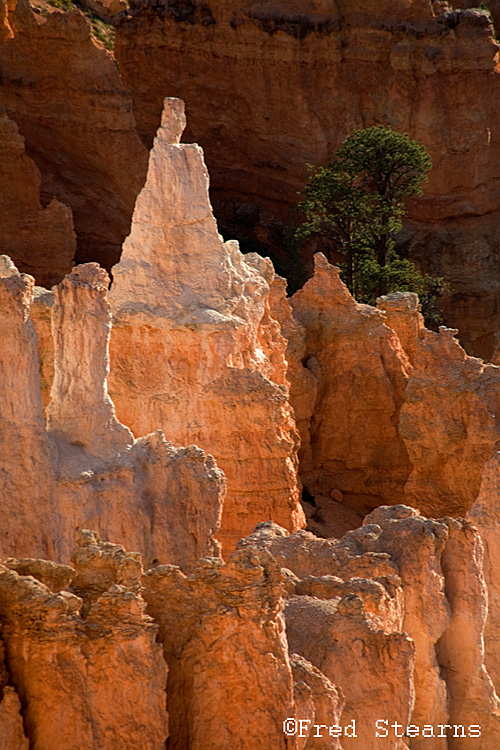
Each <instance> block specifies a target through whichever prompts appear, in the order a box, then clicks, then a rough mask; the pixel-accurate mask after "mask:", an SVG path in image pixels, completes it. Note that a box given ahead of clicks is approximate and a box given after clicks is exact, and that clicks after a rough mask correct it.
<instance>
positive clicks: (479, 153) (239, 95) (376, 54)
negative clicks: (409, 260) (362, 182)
mask: <svg viewBox="0 0 500 750" xmlns="http://www.w3.org/2000/svg"><path fill="white" fill-rule="evenodd" d="M452 4H453V5H458V3H452ZM468 4H471V3H466V5H468ZM434 5H435V8H434V10H433V9H432V6H431V3H430V1H429V0H415V1H414V2H409V1H408V0H397V1H396V2H391V3H388V2H383V3H380V2H377V3H374V2H363V3H355V4H353V3H351V2H348V1H347V0H340V1H339V2H336V3H327V2H313V1H312V0H304V1H303V2H298V3H295V4H293V5H290V3H285V2H274V3H267V4H265V3H264V4H254V3H250V2H247V3H244V2H240V3H236V2H234V1H232V0H231V1H230V0H226V1H225V2H219V3H206V2H203V3H202V2H198V1H197V0H194V1H193V2H192V3H189V4H184V5H182V7H181V6H180V5H179V4H177V3H175V4H174V3H167V4H165V3H162V2H156V1H155V2H151V1H150V0H134V2H132V3H131V8H130V12H129V13H128V15H125V16H124V17H123V18H122V20H121V23H120V25H119V27H118V30H117V38H116V54H117V58H118V60H119V62H120V66H121V70H122V71H123V75H124V79H125V82H126V85H127V86H128V87H129V88H130V89H131V91H132V92H133V96H134V110H135V114H136V118H137V122H138V129H139V131H140V133H141V135H142V136H143V138H144V139H145V140H146V141H147V142H148V143H151V141H152V138H153V136H154V133H155V131H156V128H157V127H158V122H159V119H160V114H161V109H162V100H163V97H164V96H165V95H169V96H179V97H180V98H182V99H184V100H185V101H186V105H187V109H188V112H189V123H190V130H189V133H188V134H187V137H188V138H189V139H190V140H195V141H196V142H198V143H200V144H201V146H202V147H203V148H204V150H205V152H206V156H207V164H208V167H209V170H210V174H211V176H212V187H213V190H212V198H213V202H214V208H215V213H216V215H217V217H218V218H219V219H220V220H222V221H223V224H224V226H225V228H226V229H227V230H228V231H230V233H231V236H238V237H240V239H245V240H246V241H247V242H249V244H251V243H252V242H253V243H254V246H255V247H258V246H259V245H261V246H264V247H270V246H271V247H279V246H283V241H284V237H285V235H286V229H285V227H286V226H287V225H289V223H290V221H291V216H290V212H289V206H290V205H295V204H296V203H297V191H299V190H302V189H303V187H304V185H305V183H306V180H307V168H306V165H307V164H317V165H326V164H327V163H328V162H329V161H330V160H331V158H332V156H333V154H334V153H335V151H336V150H337V149H338V147H339V146H340V144H341V143H342V141H343V140H344V138H345V137H346V136H347V135H349V134H350V133H351V132H352V130H353V129H354V128H364V127H368V126H370V125H378V124H382V125H387V126H391V127H392V128H393V129H394V130H397V131H398V132H401V133H408V134H409V135H410V137H412V138H415V139H416V140H418V141H419V142H420V143H423V144H424V145H425V146H426V148H427V149H428V150H429V152H430V154H431V157H432V161H433V165H434V167H433V169H432V171H431V173H430V177H429V182H428V184H427V185H426V186H425V190H424V195H423V197H421V198H418V200H415V201H413V202H412V203H411V205H409V218H410V222H409V224H408V226H407V229H406V231H405V234H404V235H403V236H402V237H401V241H402V242H403V243H407V244H409V245H410V246H411V248H412V250H411V252H412V253H413V255H414V257H415V258H416V259H417V260H418V262H419V263H421V264H422V265H423V267H424V268H426V269H427V270H432V271H433V272H436V273H437V274H438V275H444V276H445V277H446V278H447V280H448V281H449V282H450V287H451V292H450V294H449V295H448V296H447V298H446V300H445V307H446V316H447V322H448V324H449V325H452V326H455V327H457V328H459V329H460V332H461V341H463V343H464V344H465V345H466V348H467V350H468V351H469V352H470V353H473V354H476V355H477V356H489V355H491V353H492V351H493V348H494V346H495V337H496V332H497V331H498V330H499V329H500V311H499V309H498V304H497V298H498V288H499V287H498V279H499V278H500V267H499V261H498V254H497V253H496V247H497V244H498V237H499V233H500V223H499V222H500V219H499V216H498V202H499V201H498V184H499V183H498V166H497V165H498V163H499V160H498V157H497V156H496V154H497V150H498V134H499V128H500V120H499V115H498V108H497V107H496V101H497V99H498V90H499V86H500V78H499V76H498V71H497V70H496V68H495V65H496V60H497V52H498V45H497V43H496V42H495V40H494V38H493V29H492V26H491V25H490V21H489V17H488V14H487V12H486V11H482V10H478V9H474V10H471V9H469V10H456V11H455V10H453V9H452V8H450V7H448V8H446V7H444V8H440V7H438V6H439V3H435V4H434ZM490 5H496V0H491V3H490ZM460 7H461V8H463V7H464V5H463V4H461V5H460ZM443 11H444V12H443ZM228 66H230V68H231V75H230V76H228V75H227V69H228ZM332 103H333V104H332ZM280 222H281V224H280ZM235 232H236V234H235Z"/></svg>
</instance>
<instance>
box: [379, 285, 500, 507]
mask: <svg viewBox="0 0 500 750" xmlns="http://www.w3.org/2000/svg"><path fill="white" fill-rule="evenodd" d="M378 304H379V306H380V308H381V309H383V310H385V311H386V314H387V322H388V325H390V326H391V327H392V328H393V329H394V330H395V332H396V333H397V334H398V336H399V338H400V341H401V343H402V345H403V347H404V348H405V350H406V352H407V353H408V356H409V358H410V361H411V363H412V371H411V376H410V378H409V380H408V383H407V386H406V390H405V395H404V403H403V406H402V408H401V412H400V416H399V425H398V432H399V434H400V435H401V437H402V438H403V440H404V442H405V445H406V449H407V451H408V456H409V459H410V464H411V467H412V468H411V472H410V474H409V476H408V481H407V482H406V485H405V490H404V496H405V502H407V503H408V504H409V505H412V506H415V507H418V508H419V509H421V510H422V511H423V512H424V513H426V514H427V515H442V514H449V515H460V514H465V513H466V512H467V511H468V510H469V508H470V507H471V506H472V504H473V503H474V501H475V500H476V498H477V496H478V493H479V488H480V485H481V481H482V476H483V471H484V469H485V467H486V464H487V462H488V461H489V460H490V459H491V458H492V457H493V456H494V455H495V452H496V450H497V449H498V446H499V442H500V421H499V416H500V400H499V395H498V394H499V389H498V386H499V384H500V368H498V367H495V366H493V365H487V364H486V365H485V364H484V363H483V362H481V360H479V359H475V358H474V357H468V356H467V355H466V353H465V351H464V350H463V349H462V347H461V346H460V344H459V343H458V341H457V340H456V339H455V338H454V336H455V335H456V333H457V331H456V330H453V329H451V330H450V329H446V328H440V329H439V333H437V334H436V333H434V332H433V331H428V330H427V329H425V327H424V325H423V320H422V317H421V315H420V314H419V312H418V300H417V298H416V296H415V295H409V294H405V295H389V297H386V298H382V299H381V300H380V301H379V303H378ZM430 414H432V419H429V415H430Z"/></svg>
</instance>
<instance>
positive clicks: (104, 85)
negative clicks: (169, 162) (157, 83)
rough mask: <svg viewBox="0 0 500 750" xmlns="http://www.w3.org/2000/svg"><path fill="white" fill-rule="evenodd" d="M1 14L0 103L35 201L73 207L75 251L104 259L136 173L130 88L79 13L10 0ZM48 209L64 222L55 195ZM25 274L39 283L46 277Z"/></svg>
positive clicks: (142, 159) (133, 191)
mask: <svg viewBox="0 0 500 750" xmlns="http://www.w3.org/2000/svg"><path fill="white" fill-rule="evenodd" d="M5 4H6V0H5V2H4V3H3V5H5ZM9 7H10V6H9ZM4 17H5V8H4ZM8 19H9V20H8V23H9V24H10V26H9V28H10V30H11V31H10V38H6V39H4V40H3V41H2V42H0V66H1V69H2V74H3V75H2V81H1V83H0V103H1V104H2V106H3V107H5V109H6V111H7V114H8V116H9V117H10V118H11V119H12V120H14V121H15V122H16V123H17V125H18V127H19V131H20V133H21V134H22V136H23V137H24V139H25V143H26V149H27V152H28V154H29V156H30V157H31V158H32V159H33V161H34V162H35V164H36V165H37V167H38V169H39V170H40V172H41V177H42V185H41V200H42V203H43V204H44V205H46V204H47V203H49V202H50V201H51V200H52V198H53V197H54V196H55V198H56V199H57V200H58V201H61V202H62V203H64V204H65V205H66V206H70V207H71V209H72V210H73V217H74V224H75V231H76V234H77V238H78V250H77V260H78V261H79V262H81V261H85V260H93V261H100V262H101V263H102V264H103V265H107V266H108V267H110V266H111V264H112V263H114V262H116V260H118V257H119V253H120V247H121V244H122V242H123V239H124V237H125V236H126V234H127V232H128V230H129V226H130V218H131V215H132V210H133V207H134V202H135V198H136V196H137V193H138V192H139V190H140V188H141V187H142V184H143V182H144V177H145V173H146V161H147V152H146V150H145V149H144V147H143V146H142V144H141V142H140V140H139V138H138V136H137V133H136V131H135V123H134V119H133V116H132V112H131V99H130V95H129V93H128V92H127V91H126V89H125V87H124V85H123V83H122V81H121V79H120V75H119V73H118V70H117V68H116V65H115V63H114V60H113V59H112V57H111V56H110V54H109V53H107V52H106V51H105V50H103V49H99V48H98V47H97V46H96V45H95V44H94V43H93V42H92V40H91V36H90V25H89V22H88V20H87V19H86V18H85V17H84V16H83V14H81V13H80V12H75V13H72V14H66V13H51V14H48V15H47V16H44V17H42V16H35V14H33V13H32V11H31V10H30V7H29V4H28V2H27V0H19V1H18V2H17V4H16V3H14V4H13V6H12V7H11V8H10V12H9V13H8ZM4 36H5V35H4ZM37 199H38V194H37ZM49 209H50V214H52V216H53V219H54V220H57V221H58V222H59V224H61V225H62V224H63V219H64V220H66V221H68V216H69V211H68V209H66V208H64V210H63V209H62V208H61V207H60V206H59V204H58V203H57V202H56V203H54V204H53V205H52V207H50V206H49V208H47V209H45V211H49ZM46 222H47V220H46ZM61 229H62V227H61V228H60V229H59V233H61ZM45 232H49V227H47V228H46V229H45ZM53 242H54V241H52V243H53ZM72 256H73V253H72V254H71V256H70V257H72ZM65 259H66V256H64V258H62V259H58V260H57V261H56V260H54V262H53V271H52V275H51V276H50V283H51V284H52V283H54V281H60V280H61V278H62V276H63V275H64V273H66V271H67V270H68V267H67V266H65V267H64V269H63V270H62V272H61V266H62V260H65ZM28 270H33V271H34V272H35V270H36V269H35V268H31V269H28ZM35 276H36V279H37V283H39V284H45V283H46V279H47V278H48V277H45V278H39V277H38V276H37V275H36V273H35ZM54 276H55V277H56V278H54Z"/></svg>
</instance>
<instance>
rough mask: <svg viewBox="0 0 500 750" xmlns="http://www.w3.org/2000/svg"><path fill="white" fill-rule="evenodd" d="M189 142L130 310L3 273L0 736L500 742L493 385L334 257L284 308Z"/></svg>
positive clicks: (139, 217)
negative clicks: (222, 211) (366, 297)
mask: <svg viewBox="0 0 500 750" xmlns="http://www.w3.org/2000/svg"><path fill="white" fill-rule="evenodd" d="M71 23H73V22H71ZM184 124H185V120H184V111H183V106H182V103H181V102H180V101H179V100H175V99H167V100H166V101H165V103H164V111H163V116H162V124H161V127H160V129H159V131H158V134H157V137H156V139H155V143H154V148H153V150H152V152H151V155H150V162H149V169H148V175H147V181H146V185H145V187H144V188H143V190H142V191H141V193H140V195H139V197H138V199H137V203H136V208H135V211H134V216H133V221H132V227H131V232H130V235H129V236H128V238H127V240H126V242H125V244H124V250H123V255H122V259H121V261H120V263H119V264H118V265H116V266H115V267H114V270H113V276H114V281H113V286H112V290H111V292H108V286H109V277H108V275H107V273H106V271H104V270H103V269H102V268H101V267H100V266H99V265H98V264H97V263H85V264H82V265H78V266H77V267H75V268H73V270H72V271H71V273H69V274H68V275H67V276H66V277H65V278H64V279H63V280H62V281H61V283H59V284H58V285H57V286H56V287H55V288H54V289H53V290H52V291H48V290H45V289H42V288H40V287H35V286H34V279H33V277H32V276H30V275H28V274H25V273H19V271H18V270H17V268H16V266H15V264H14V263H13V262H12V261H11V260H10V259H9V258H8V257H6V256H0V381H1V394H2V398H0V498H1V501H2V503H1V504H2V527H1V534H0V561H2V562H1V563H0V625H1V629H0V744H1V746H2V747H5V748H6V750H27V748H28V747H29V748H31V750H54V748H55V747H57V748H58V750H77V749H78V750H79V749H80V748H81V747H82V745H84V746H85V747H86V748H89V749H90V750H116V748H117V747H120V748H121V747H123V748H125V749H127V748H137V747H141V748H144V749H145V750H160V748H164V747H165V746H166V747H168V748H169V750H174V749H175V750H186V749H187V748H189V749H190V750H234V748H235V747H239V748H241V750H255V748H256V747H257V746H258V745H262V746H263V747H267V746H269V747H270V748H271V747H272V748H273V750H373V747H374V745H375V744H376V746H377V747H378V748H381V750H404V749H405V748H410V750H428V748H429V747H432V750H471V747H473V748H478V750H494V748H496V747H498V745H499V742H500V721H499V716H500V701H499V698H498V695H497V692H496V691H498V690H500V663H499V659H498V648H497V644H498V635H499V629H500V578H499V575H498V570H500V567H499V564H500V563H499V560H498V553H497V549H498V538H499V522H500V519H499V517H498V508H497V506H498V492H499V488H500V463H499V455H500V454H499V453H498V448H499V442H500V424H499V420H500V413H499V409H500V403H499V396H498V394H499V392H500V391H499V379H500V368H499V367H496V366H494V365H489V364H484V363H483V362H482V361H480V360H478V359H475V358H473V357H470V356H468V355H467V354H466V353H465V351H464V350H463V349H462V348H461V346H460V345H459V343H458V342H457V340H456V339H455V335H456V331H455V330H453V329H447V328H441V329H440V330H439V332H438V333H434V332H432V331H428V330H427V329H425V327H424V325H423V321H422V317H421V315H420V313H419V307H418V300H417V298H416V296H415V295H413V294H409V293H396V294H393V295H388V296H386V297H383V298H381V299H380V300H379V302H378V309H376V308H373V307H369V306H367V305H361V304H358V303H356V302H355V301H354V300H353V299H352V297H351V295H350V294H349V292H348V290H347V289H346V287H345V285H344V284H343V283H342V282H341V280H340V278H339V271H338V269H336V268H335V267H333V266H331V265H330V264H329V263H328V262H327V260H326V259H325V258H324V257H323V256H321V255H317V256H316V258H315V273H314V276H313V277H312V278H311V279H310V280H309V281H308V282H307V284H306V285H305V286H304V287H303V289H302V290H300V291H299V292H297V293H296V294H295V295H294V296H293V297H292V298H291V299H290V300H288V299H287V298H286V294H285V283H284V281H283V279H280V278H277V277H276V276H275V275H274V270H273V267H272V264H271V263H270V261H269V260H268V259H263V258H260V257H259V256H258V255H256V254H248V255H245V256H243V255H242V254H241V253H240V251H239V248H238V245H237V243H236V242H234V241H233V242H231V241H230V242H225V243H224V242H223V240H222V238H221V237H220V236H219V235H218V232H217V227H216V224H215V220H214V217H213V215H212V212H211V206H210V202H209V199H208V175H207V171H206V168H205V165H204V161H203V153H202V151H201V149H200V148H199V147H198V146H196V145H183V144H181V143H180V136H181V132H182V129H183V127H184ZM6 132H8V133H11V134H14V141H15V142H16V143H17V148H18V152H19V153H20V154H22V152H21V151H20V150H19V149H20V147H21V145H22V143H21V141H20V140H18V135H17V130H16V126H15V125H13V124H11V123H7V131H6ZM24 164H26V165H28V166H29V164H30V162H26V161H24ZM30 168H31V167H30ZM32 174H36V172H35V171H34V170H33V171H32ZM35 204H36V201H35V202H33V206H35ZM33 210H36V211H39V212H43V209H41V208H40V205H39V204H36V206H35V208H34V209H33ZM109 347H110V348H111V353H110V352H109V351H108V348H109ZM108 381H109V392H108ZM295 418H296V421H295ZM141 435H142V436H141ZM167 439H168V440H172V441H173V442H167ZM195 443H196V444H195ZM179 444H180V445H187V446H188V447H176V446H178V445H179ZM300 444H301V447H300V453H299V446H300ZM208 452H210V453H208ZM212 453H213V456H214V457H215V458H214V457H213V456H212V455H211V454H212ZM298 458H300V464H299V463H298ZM299 466H300V476H301V478H302V481H303V483H304V486H305V492H304V507H305V508H306V510H307V514H308V522H309V528H310V529H312V530H314V531H315V532H316V533H317V535H314V534H313V533H311V532H310V531H305V530H303V529H301V528H300V526H302V525H303V524H304V522H305V518H304V515H303V511H302V509H301V506H300V504H299V492H300V478H299V471H298V469H299ZM221 469H222V470H223V471H224V473H225V474H226V476H225V475H224V473H223V471H222V470H221ZM226 485H227V493H226ZM410 506H413V507H410ZM465 515H466V518H464V517H463V516H465ZM453 516H455V517H453ZM255 524H258V525H257V526H256V527H255ZM254 527H255V528H254ZM92 529H94V530H92ZM75 537H76V542H77V544H76V548H73V544H74V540H75ZM324 537H325V538H324ZM335 537H337V538H335ZM219 540H220V541H222V543H223V547H222V552H223V553H224V555H222V553H221V545H220V542H219ZM234 548H236V549H235V551H234V552H233V553H232V554H230V553H231V552H232V550H233V549H234ZM143 563H144V568H145V569H144V568H143ZM329 727H333V731H329ZM407 727H408V729H407ZM377 732H378V734H377ZM166 743H167V744H166ZM266 743H267V744H266ZM431 743H432V744H431Z"/></svg>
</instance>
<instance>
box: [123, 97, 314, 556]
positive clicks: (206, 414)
mask: <svg viewBox="0 0 500 750" xmlns="http://www.w3.org/2000/svg"><path fill="white" fill-rule="evenodd" d="M184 123H185V119H184V109H183V105H182V103H181V102H179V101H178V100H175V99H167V100H166V101H165V111H164V113H163V119H162V126H161V127H160V129H159V131H158V135H157V137H156V140H155V145H154V148H153V150H152V152H151V156H150V162H149V170H148V178H147V181H146V185H145V187H144V189H143V190H142V192H141V193H140V195H139V198H138V199H137V204H136V207H135V211H134V216H133V223H132V231H131V234H130V236H129V237H128V238H127V240H126V242H125V244H124V248H123V253H122V258H121V261H120V263H119V264H118V265H117V266H115V267H114V269H113V278H114V281H113V286H112V289H111V294H110V301H111V305H112V310H113V329H112V339H111V375H110V393H111V396H112V398H113V401H114V403H115V404H116V408H117V414H118V417H119V419H120V420H121V421H122V422H123V423H124V424H127V425H129V426H130V427H131V429H132V431H133V432H134V434H136V435H138V434H141V433H144V432H149V431H150V430H151V429H153V427H152V426H153V425H154V427H157V426H160V427H162V429H163V430H164V431H165V433H166V434H167V435H168V436H169V438H170V439H172V440H173V441H174V442H176V443H181V444H190V443H193V442H195V443H196V444H197V445H200V446H202V447H203V448H204V449H205V450H207V451H210V452H211V453H213V455H214V456H215V458H216V460H217V463H218V465H219V466H220V467H221V468H222V469H223V471H224V473H225V474H226V476H227V481H228V493H227V497H226V500H225V505H224V513H223V519H222V527H221V531H220V534H219V538H220V539H221V541H222V543H223V545H224V548H225V550H226V551H230V550H231V549H232V548H233V547H234V545H235V543H236V542H237V541H238V539H240V537H241V536H244V535H245V534H246V533H249V532H250V531H251V529H252V528H253V527H254V526H255V524H256V523H257V522H258V521H260V520H262V519H263V518H264V519H266V518H269V517H271V518H273V519H274V520H276V521H277V522H279V523H281V524H282V525H284V526H286V527H288V528H289V529H290V530H295V529H297V528H299V527H300V526H301V525H303V523H304V515H303V511H302V508H301V506H300V503H299V500H298V489H297V475H296V464H297V459H296V451H297V433H296V430H295V424H294V420H293V416H292V412H291V408H290V405H289V403H288V390H287V385H286V363H285V359H284V351H285V342H284V340H283V338H282V336H281V334H280V333H279V329H278V325H277V323H276V321H274V320H273V319H272V318H271V316H270V312H269V283H270V282H271V281H272V279H273V276H274V274H273V269H272V266H271V264H270V262H269V261H265V260H263V259H262V258H259V257H258V256H250V257H249V256H243V255H242V254H241V253H240V251H239V249H238V245H237V243H235V242H227V243H223V242H222V239H221V237H220V236H219V234H218V232H217V226H216V223H215V219H214V217H213V215H212V211H211V207H210V203H209V200H208V175H207V172H206V168H205V165H204V162H203V155H202V151H201V149H200V148H199V146H197V145H182V144H180V143H179V139H180V136H181V133H182V129H183V127H184Z"/></svg>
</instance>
